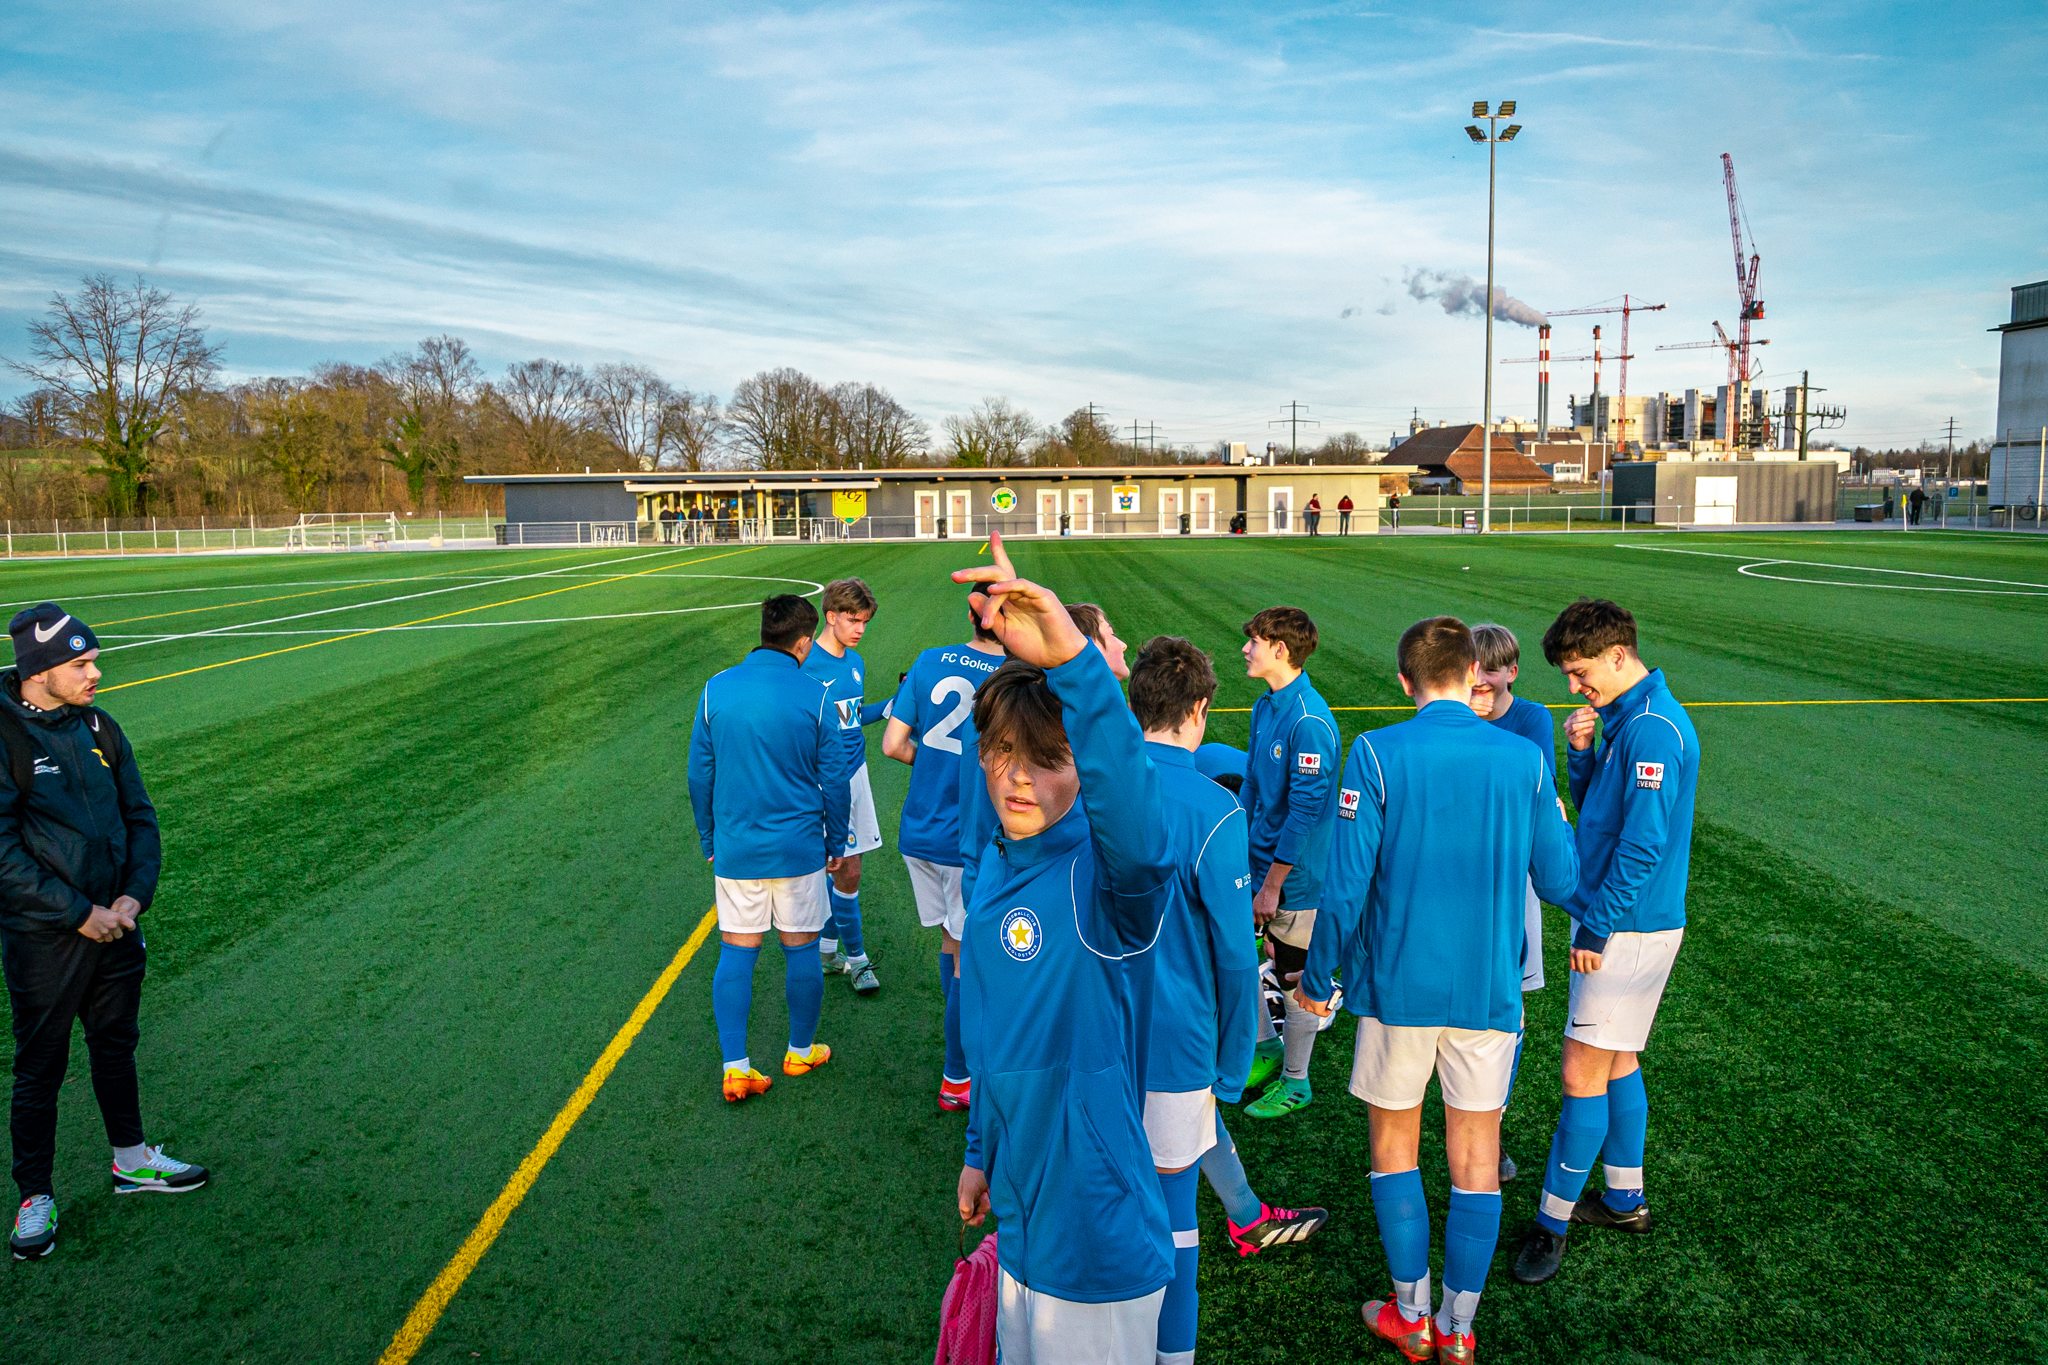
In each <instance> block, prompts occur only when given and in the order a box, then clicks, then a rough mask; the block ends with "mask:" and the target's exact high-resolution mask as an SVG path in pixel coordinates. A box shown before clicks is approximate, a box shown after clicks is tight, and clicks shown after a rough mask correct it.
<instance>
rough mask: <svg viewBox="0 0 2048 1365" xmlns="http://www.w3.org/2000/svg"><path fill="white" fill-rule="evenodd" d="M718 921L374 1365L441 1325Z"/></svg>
mask: <svg viewBox="0 0 2048 1365" xmlns="http://www.w3.org/2000/svg"><path fill="white" fill-rule="evenodd" d="M717 923H718V912H717V911H716V910H707V911H705V912H704V918H703V919H701V920H699V921H697V928H696V930H695V932H693V933H692V934H691V935H690V937H689V940H688V941H687V942H686V943H684V944H683V946H682V947H680V948H678V949H676V955H675V956H674V957H672V958H670V959H669V964H668V966H666V967H664V968H663V969H662V973H661V975H660V976H658V977H656V978H655V981H654V985H653V986H651V987H649V988H648V991H647V994H646V995H643V996H641V997H640V1003H639V1004H638V1005H635V1006H634V1007H633V1013H632V1014H631V1016H629V1017H628V1018H627V1020H626V1022H625V1024H624V1025H622V1026H621V1027H620V1029H619V1031H618V1032H617V1033H615V1034H613V1035H612V1040H611V1042H609V1043H607V1044H606V1045H605V1049H604V1051H603V1052H602V1053H600V1054H599V1055H598V1059H597V1061H596V1063H595V1064H594V1065H593V1066H592V1067H591V1068H590V1070H589V1072H588V1073H586V1074H585V1076H584V1077H583V1082H582V1084H580V1085H578V1086H577V1087H576V1090H575V1093H573V1094H571V1095H570V1096H569V1102H568V1103H567V1104H565V1105H563V1106H562V1108H561V1112H559V1113H557V1114H556V1115H555V1121H554V1122H553V1123H551V1124H549V1125H548V1130H547V1132H545V1133H543V1134H541V1138H540V1141H539V1142H536V1143H535V1144H533V1150H532V1151H530V1152H528V1153H527V1154H526V1160H524V1161H522V1162H520V1163H519V1169H518V1170H516V1171H514V1172H513V1173H512V1178H511V1179H510V1180H508V1181H506V1182H505V1188H504V1189H503V1190H501V1191H499V1193H498V1197H497V1198H496V1199H494V1200H492V1201H491V1206H490V1207H489V1208H487V1209H485V1210H484V1216H483V1217H482V1218H480V1219H478V1220H477V1225H476V1226H475V1227H474V1228H472V1229H471V1230H470V1234H469V1236H468V1237H466V1238H464V1239H463V1242H462V1246H461V1247H460V1248H459V1249H458V1250H457V1251H456V1253H455V1256H454V1258H453V1259H452V1260H450V1261H449V1262H448V1264H447V1265H446V1266H445V1267H443V1268H442V1270H441V1273H440V1274H439V1275H436V1276H435V1277H434V1282H433V1283H432V1284H430V1285H428V1286H427V1292H426V1293H424V1294H422V1295H420V1298H419V1302H418V1303H415V1304H414V1305H413V1307H412V1312H410V1313H408V1314H406V1318H405V1322H404V1323H403V1324H401V1325H400V1327H399V1329H398V1331H397V1333H396V1334H394V1335H393V1336H392V1338H391V1344H390V1345H389V1346H387V1347H385V1348H384V1354H383V1355H381V1356H379V1357H377V1365H406V1362H408V1361H410V1360H411V1359H412V1358H413V1356H415V1355H417V1354H418V1353H419V1349H420V1348H421V1347H422V1346H424V1345H426V1344H427V1338H428V1337H429V1336H431V1335H433V1331H434V1326H435V1324H436V1323H438V1322H440V1320H441V1314H443V1313H444V1312H446V1311H447V1310H448V1305H449V1304H450V1303H451V1302H453V1301H454V1299H455V1295H456V1293H457V1292H458V1291H459V1290H460V1289H461V1288H462V1284H463V1281H465V1280H467V1279H468V1278H469V1276H470V1272H471V1271H473V1270H475V1269H476V1268H477V1265H478V1264H479V1263H480V1262H481V1261H482V1260H483V1258H484V1253H485V1252H487V1251H489V1250H490V1249H491V1243H493V1242H495V1241H497V1240H498V1234H499V1233H500V1232H502V1231H504V1229H505V1223H506V1222H507V1220H509V1219H510V1218H511V1217H512V1214H513V1211H514V1210H516V1209H517V1208H518V1207H519V1205H520V1203H521V1202H522V1201H523V1200H524V1199H525V1198H526V1195H527V1192H528V1191H529V1190H531V1189H532V1188H533V1185H534V1182H535V1181H536V1180H539V1179H540V1173H541V1171H542V1170H543V1169H545V1168H546V1166H547V1164H548V1162H549V1161H550V1160H551V1159H552V1158H553V1157H554V1155H555V1153H556V1151H557V1150H559V1149H560V1148H561V1145H562V1142H563V1140H564V1139H565V1138H567V1137H568V1136H569V1130H570V1129H572V1128H574V1127H575V1126H576V1121H577V1120H578V1119H580V1118H582V1117H583V1111H584V1110H586V1109H588V1108H590V1102H591V1101H592V1100H594V1099H596V1098H597V1092H598V1091H599V1090H602V1089H603V1088H604V1083H605V1082H606V1081H607V1080H609V1079H610V1078H611V1074H612V1069H613V1068H614V1067H616V1066H618V1064H619V1059H620V1058H622V1057H624V1056H625V1055H626V1050H627V1049H628V1048H630V1047H632V1046H633V1040H634V1039H635V1038H637V1037H639V1036H640V1030H641V1029H643V1028H645V1027H646V1026H647V1021H648V1020H650V1019H652V1018H653V1017H654V1011H655V1010H657V1009H659V1008H660V1007H661V1002H662V1001H663V1000H664V999H666V998H667V996H668V992H669V988H670V987H672V986H674V985H675V983H676V978H677V977H679V976H681V975H682V974H683V968H685V967H687V966H689V965H690V959H691V958H693V957H695V956H696V955H697V950H698V949H699V948H701V947H703V946H704V940H705V939H707V938H709V937H710V936H711V930H712V929H713V928H714V927H715V926H716V925H717Z"/></svg>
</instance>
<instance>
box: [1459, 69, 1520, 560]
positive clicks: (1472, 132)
mask: <svg viewBox="0 0 2048 1365" xmlns="http://www.w3.org/2000/svg"><path fill="white" fill-rule="evenodd" d="M1514 114H1515V102H1514V101H1513V100H1502V101H1501V102H1500V107H1499V108H1498V109H1496V110H1495V111H1494V112H1493V113H1490V114H1489V113H1488V112H1487V111H1486V101H1485V100H1474V101H1472V117H1473V118H1475V119H1481V118H1483V119H1485V120H1486V132H1483V133H1482V132H1480V131H1479V129H1478V127H1476V126H1475V125H1472V124H1467V125H1466V127H1465V136H1467V137H1469V138H1471V139H1472V140H1473V141H1474V142H1484V143H1485V144H1486V386H1485V402H1484V407H1483V409H1482V410H1481V412H1480V414H1479V419H1480V420H1479V529H1480V530H1481V531H1482V532H1488V531H1491V530H1493V204H1494V163H1495V158H1496V152H1495V147H1496V145H1497V144H1499V143H1502V142H1513V141H1514V140H1515V134H1517V133H1519V132H1521V131H1522V125H1521V124H1519V123H1514V124H1510V125H1508V127H1506V128H1505V129H1503V128H1502V127H1501V126H1500V120H1502V119H1504V118H1513V117H1514Z"/></svg>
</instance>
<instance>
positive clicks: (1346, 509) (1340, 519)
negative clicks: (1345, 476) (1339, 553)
mask: <svg viewBox="0 0 2048 1365" xmlns="http://www.w3.org/2000/svg"><path fill="white" fill-rule="evenodd" d="M1353 506H1354V504H1353V503H1352V501H1351V495H1350V494H1349V493H1346V494H1345V495H1344V496H1343V497H1341V498H1339V499H1337V534H1338V535H1340V536H1348V535H1350V534H1351V509H1352V507H1353Z"/></svg>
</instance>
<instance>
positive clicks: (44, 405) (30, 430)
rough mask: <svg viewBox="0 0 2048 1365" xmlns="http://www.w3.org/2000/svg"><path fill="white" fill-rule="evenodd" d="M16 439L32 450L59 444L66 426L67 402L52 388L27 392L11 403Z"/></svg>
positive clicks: (10, 418) (10, 416) (11, 415)
mask: <svg viewBox="0 0 2048 1365" xmlns="http://www.w3.org/2000/svg"><path fill="white" fill-rule="evenodd" d="M8 408H9V412H8V418H9V421H10V424H11V425H12V426H13V428H14V432H13V438H12V439H13V440H15V441H18V442H19V443H20V444H22V445H24V446H26V447H28V448H29V449H31V450H40V449H42V448H43V447H44V446H48V445H54V444H56V441H57V437H58V435H59V433H60V432H61V431H62V430H63V425H64V403H63V400H62V398H60V397H59V396H58V395H57V393H56V392H55V391H53V390H51V389H37V390H35V391H34V392H33V393H25V394H23V395H22V396H21V397H19V398H17V399H15V400H14V401H13V402H12V403H10V404H8Z"/></svg>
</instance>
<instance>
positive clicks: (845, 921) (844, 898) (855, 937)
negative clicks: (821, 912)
mask: <svg viewBox="0 0 2048 1365" xmlns="http://www.w3.org/2000/svg"><path fill="white" fill-rule="evenodd" d="M832 924H833V926H834V927H835V928H837V929H838V930H839V947H840V950H841V951H842V952H844V953H845V954H846V956H847V958H848V960H849V961H850V960H852V959H853V958H857V957H860V956H862V955H863V951H862V948H861V941H860V892H858V891H856V892H854V893H853V894H852V895H851V896H849V895H846V894H844V893H843V892H841V891H840V889H839V888H838V887H836V886H835V887H833V888H832Z"/></svg>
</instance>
